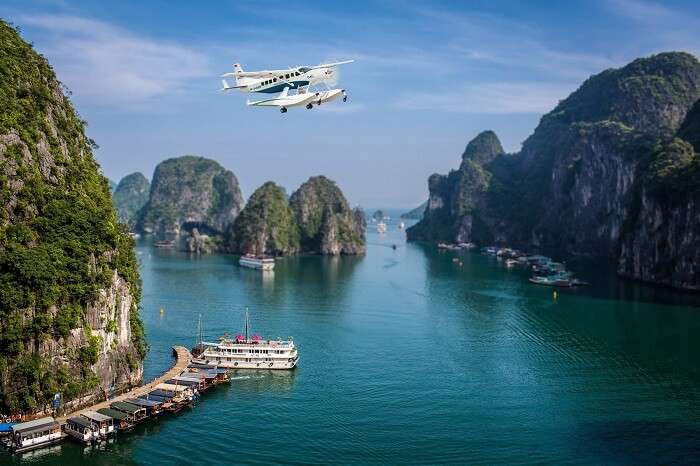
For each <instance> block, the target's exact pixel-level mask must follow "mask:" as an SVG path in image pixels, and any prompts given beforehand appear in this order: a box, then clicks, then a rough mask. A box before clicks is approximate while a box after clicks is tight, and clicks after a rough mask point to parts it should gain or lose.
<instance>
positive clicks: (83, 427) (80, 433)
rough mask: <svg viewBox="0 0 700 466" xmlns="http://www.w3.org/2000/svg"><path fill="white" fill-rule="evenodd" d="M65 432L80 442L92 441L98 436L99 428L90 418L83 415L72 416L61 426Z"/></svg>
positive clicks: (87, 442)
mask: <svg viewBox="0 0 700 466" xmlns="http://www.w3.org/2000/svg"><path fill="white" fill-rule="evenodd" d="M63 430H64V431H65V433H66V434H68V435H70V437H71V438H74V439H75V440H77V441H79V442H82V443H86V444H89V443H92V441H93V440H96V439H97V438H98V437H99V436H100V433H99V428H98V427H96V426H95V425H94V424H93V423H92V421H90V419H88V418H86V417H83V416H73V417H70V418H68V420H67V421H66V425H65V426H64V427H63Z"/></svg>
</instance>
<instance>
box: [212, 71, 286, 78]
mask: <svg viewBox="0 0 700 466" xmlns="http://www.w3.org/2000/svg"><path fill="white" fill-rule="evenodd" d="M284 73H289V70H261V71H235V72H233V73H224V74H222V75H221V77H222V78H236V77H238V78H269V77H270V76H278V75H281V74H284Z"/></svg>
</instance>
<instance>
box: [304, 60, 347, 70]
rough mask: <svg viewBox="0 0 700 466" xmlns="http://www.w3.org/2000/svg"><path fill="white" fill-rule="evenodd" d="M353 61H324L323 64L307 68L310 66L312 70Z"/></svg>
mask: <svg viewBox="0 0 700 466" xmlns="http://www.w3.org/2000/svg"><path fill="white" fill-rule="evenodd" d="M354 61H355V60H345V61H337V62H335V63H324V64H323V65H316V66H310V67H309V68H311V69H312V70H318V69H321V68H333V67H334V66H338V65H346V64H348V63H352V62H354Z"/></svg>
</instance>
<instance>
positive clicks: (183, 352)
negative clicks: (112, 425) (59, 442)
mask: <svg viewBox="0 0 700 466" xmlns="http://www.w3.org/2000/svg"><path fill="white" fill-rule="evenodd" d="M173 351H174V352H175V356H176V357H177V360H176V361H175V365H174V366H173V367H171V368H170V370H169V371H168V372H166V373H165V374H163V375H161V376H160V377H158V378H157V379H155V380H153V381H151V382H149V383H147V384H146V385H141V386H139V387H136V388H132V389H131V390H129V391H128V392H125V393H122V394H121V395H118V396H115V397H114V398H110V399H109V400H106V401H102V402H100V403H97V404H95V405H92V406H87V407H84V408H80V409H78V410H76V411H73V412H72V413H69V414H66V415H65V416H62V417H60V418H58V419H57V421H58V422H59V423H61V424H63V423H65V422H66V420H67V419H68V418H69V417H72V416H77V415H79V414H80V413H82V412H85V411H97V410H98V409H101V408H109V406H110V405H111V404H112V403H114V402H115V401H124V400H127V399H129V398H138V397H140V396H141V395H145V394H147V393H148V392H150V391H152V390H154V389H155V387H156V385H158V384H160V383H163V382H165V381H168V380H170V379H172V378H173V377H176V376H178V375H180V373H182V372H183V371H184V370H185V369H187V365H188V364H189V363H190V361H191V358H192V355H191V354H190V352H189V350H188V349H187V348H185V347H184V346H173Z"/></svg>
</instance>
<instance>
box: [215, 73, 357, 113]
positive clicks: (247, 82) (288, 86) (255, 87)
mask: <svg viewBox="0 0 700 466" xmlns="http://www.w3.org/2000/svg"><path fill="white" fill-rule="evenodd" d="M354 61H355V60H345V61H339V62H335V63H324V64H322V65H316V66H297V67H295V68H288V69H284V70H262V71H244V70H243V67H242V66H241V65H240V64H239V63H235V64H234V65H233V73H224V74H222V75H221V78H222V79H221V84H222V85H223V87H222V89H221V90H222V91H224V92H229V91H232V90H239V91H242V92H261V93H265V94H275V93H277V92H279V95H277V96H276V97H273V98H270V99H263V100H254V101H251V100H247V101H246V104H247V105H248V106H249V107H277V108H279V109H280V112H281V113H287V109H288V108H291V107H301V106H305V107H306V108H307V109H309V110H311V109H312V108H314V105H321V104H324V103H327V102H332V101H334V100H336V99H338V98H340V97H342V99H343V102H347V100H348V95H347V93H346V92H345V89H332V88H330V87H329V85H334V84H335V83H336V82H337V80H338V70H337V67H338V66H340V65H345V64H347V63H352V62H354ZM226 78H234V79H235V83H236V84H235V85H234V86H231V85H230V84H229V82H228V81H227V80H226ZM321 85H323V86H325V88H326V89H325V90H316V91H314V90H312V88H317V87H319V86H321ZM290 90H294V91H295V92H294V93H290V92H289V91H290Z"/></svg>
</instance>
